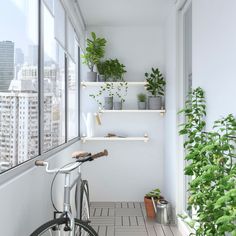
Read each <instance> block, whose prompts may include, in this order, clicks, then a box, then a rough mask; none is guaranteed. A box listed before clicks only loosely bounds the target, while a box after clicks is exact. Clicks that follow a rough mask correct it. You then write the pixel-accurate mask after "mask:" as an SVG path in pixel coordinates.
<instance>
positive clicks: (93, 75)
mask: <svg viewBox="0 0 236 236" xmlns="http://www.w3.org/2000/svg"><path fill="white" fill-rule="evenodd" d="M87 81H88V82H96V81H97V72H93V71H89V72H87Z"/></svg>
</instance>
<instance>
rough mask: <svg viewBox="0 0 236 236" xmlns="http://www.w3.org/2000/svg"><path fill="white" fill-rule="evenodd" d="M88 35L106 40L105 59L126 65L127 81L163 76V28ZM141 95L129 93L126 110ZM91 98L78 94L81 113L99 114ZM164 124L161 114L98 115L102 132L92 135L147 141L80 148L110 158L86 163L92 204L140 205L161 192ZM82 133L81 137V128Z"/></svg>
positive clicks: (121, 29)
mask: <svg viewBox="0 0 236 236" xmlns="http://www.w3.org/2000/svg"><path fill="white" fill-rule="evenodd" d="M89 31H94V32H96V33H97V35H98V36H101V37H105V38H106V39H107V41H108V43H107V49H106V51H107V54H106V57H107V58H118V59H119V60H120V61H121V62H122V63H124V64H125V65H126V69H127V71H128V72H127V74H126V75H125V79H126V80H127V81H144V80H145V78H144V73H145V72H146V71H149V70H150V68H151V67H152V66H154V67H159V68H160V69H161V71H163V72H165V62H164V30H163V28H162V27H94V28H89ZM82 79H83V78H82ZM84 79H85V78H84ZM141 91H144V88H130V89H129V91H128V94H129V95H128V97H127V99H126V100H127V102H126V104H125V108H129V107H132V106H133V108H134V107H135V106H137V98H136V94H137V93H138V92H141ZM92 92H93V90H92V89H89V88H88V89H82V93H83V96H82V110H83V111H85V112H89V111H91V110H92V111H96V109H97V106H96V104H95V102H94V101H93V100H91V98H89V96H88V95H89V94H90V93H92ZM163 121H164V117H162V116H160V115H159V114H139V113H130V114H125V113H122V114H104V115H102V126H101V127H98V128H97V130H96V135H101V136H104V135H106V134H107V132H114V133H116V134H120V135H132V136H143V135H144V133H145V132H147V133H148V135H149V136H150V141H149V142H148V143H143V142H91V143H86V144H84V145H83V149H87V150H96V151H98V150H99V149H103V148H107V149H108V151H109V152H110V155H109V157H108V158H107V159H103V160H98V161H96V162H92V163H89V164H88V166H87V167H86V168H84V169H85V171H84V174H85V176H86V177H87V178H88V179H89V183H90V186H91V197H92V200H96V201H138V200H139V201H140V200H142V199H143V196H144V194H145V193H146V192H148V191H150V190H151V189H153V188H156V187H159V188H161V190H162V189H163V145H164V144H163V124H164V123H163ZM82 126H84V123H83V122H82ZM82 133H85V129H84V128H82Z"/></svg>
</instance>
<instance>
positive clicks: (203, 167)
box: [180, 88, 236, 236]
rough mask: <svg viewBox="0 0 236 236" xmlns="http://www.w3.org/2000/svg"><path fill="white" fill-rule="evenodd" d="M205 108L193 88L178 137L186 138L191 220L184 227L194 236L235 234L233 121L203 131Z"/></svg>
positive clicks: (235, 142)
mask: <svg viewBox="0 0 236 236" xmlns="http://www.w3.org/2000/svg"><path fill="white" fill-rule="evenodd" d="M205 109H206V105H205V99H204V92H203V91H202V89H201V88H197V89H195V90H194V91H193V93H192V94H191V95H190V98H189V100H188V101H187V102H186V107H185V108H184V109H183V110H182V111H180V113H183V114H184V115H185V118H186V122H185V123H184V124H183V125H181V127H182V128H181V130H180V134H181V135H185V136H186V142H185V143H184V147H185V148H186V151H187V155H186V157H185V160H186V161H187V163H188V164H187V166H186V168H185V175H188V176H191V177H192V178H191V180H190V182H189V187H188V191H189V193H190V197H189V199H188V208H189V209H195V211H196V216H195V219H194V220H193V221H191V222H189V223H188V224H189V225H190V226H191V227H192V228H193V229H194V230H195V235H197V236H224V235H225V234H226V233H231V234H232V235H236V226H235V220H236V210H235V209H236V178H235V176H236V162H235V160H233V159H234V158H235V157H236V152H235V146H236V139H235V135H236V119H235V118H234V117H233V115H228V116H227V117H225V118H222V119H220V120H218V121H216V122H215V123H214V127H213V130H212V131H210V132H204V129H205V125H206V124H205V121H204V118H205V115H206V111H205Z"/></svg>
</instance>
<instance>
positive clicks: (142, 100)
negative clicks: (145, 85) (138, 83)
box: [137, 93, 147, 102]
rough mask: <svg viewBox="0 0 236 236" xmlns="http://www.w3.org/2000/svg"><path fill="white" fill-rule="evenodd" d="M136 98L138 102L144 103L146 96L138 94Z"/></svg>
mask: <svg viewBox="0 0 236 236" xmlns="http://www.w3.org/2000/svg"><path fill="white" fill-rule="evenodd" d="M137 98H138V101H139V102H146V100H147V96H146V94H145V93H139V94H138V95H137Z"/></svg>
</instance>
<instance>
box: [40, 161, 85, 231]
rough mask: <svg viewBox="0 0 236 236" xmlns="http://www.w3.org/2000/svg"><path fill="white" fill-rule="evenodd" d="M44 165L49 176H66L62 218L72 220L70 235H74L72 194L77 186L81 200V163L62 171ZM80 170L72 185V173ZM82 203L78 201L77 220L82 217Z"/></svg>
mask: <svg viewBox="0 0 236 236" xmlns="http://www.w3.org/2000/svg"><path fill="white" fill-rule="evenodd" d="M43 165H44V166H46V172H47V173H49V174H53V173H60V174H64V175H65V179H64V201H63V213H62V215H61V216H64V215H65V214H66V215H67V217H68V218H69V220H70V228H71V229H72V230H71V233H70V235H71V236H73V235H74V218H73V216H72V213H71V203H70V192H71V190H72V189H73V188H74V186H75V185H76V184H77V200H78V199H80V197H81V196H80V186H81V182H82V181H81V167H80V166H81V163H79V162H75V163H72V164H71V165H68V166H66V167H64V168H60V169H51V170H50V169H49V164H48V162H46V161H44V162H43ZM76 169H78V172H77V176H76V177H75V178H74V180H73V182H72V183H71V172H72V171H74V170H76ZM80 207H81V206H80V201H77V207H76V218H78V219H79V217H80V215H79V213H80Z"/></svg>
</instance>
